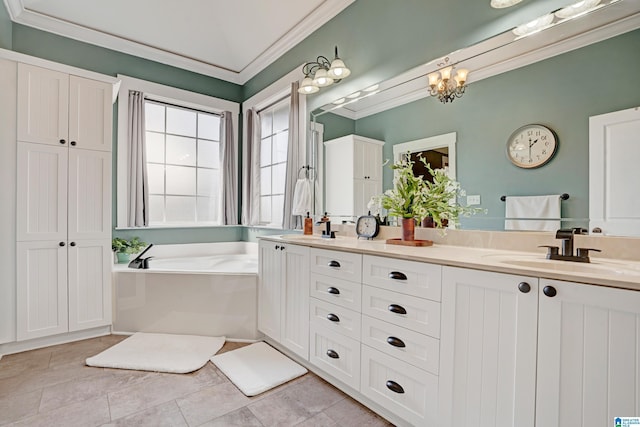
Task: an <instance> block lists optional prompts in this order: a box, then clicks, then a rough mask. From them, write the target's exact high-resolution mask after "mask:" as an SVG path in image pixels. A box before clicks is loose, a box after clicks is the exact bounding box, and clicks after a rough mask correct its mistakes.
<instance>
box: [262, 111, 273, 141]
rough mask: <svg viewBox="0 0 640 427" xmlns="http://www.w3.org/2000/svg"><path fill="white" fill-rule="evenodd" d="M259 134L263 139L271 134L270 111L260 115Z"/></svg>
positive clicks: (271, 118) (271, 117)
mask: <svg viewBox="0 0 640 427" xmlns="http://www.w3.org/2000/svg"><path fill="white" fill-rule="evenodd" d="M260 132H261V133H260V134H261V135H262V136H263V137H265V136H271V134H272V133H273V116H272V114H271V112H270V111H265V112H264V113H261V114H260Z"/></svg>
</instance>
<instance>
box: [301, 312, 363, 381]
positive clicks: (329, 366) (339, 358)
mask: <svg viewBox="0 0 640 427" xmlns="http://www.w3.org/2000/svg"><path fill="white" fill-rule="evenodd" d="M310 344H311V346H310V352H309V354H310V356H311V357H310V358H309V361H310V362H311V363H313V364H314V365H315V366H317V367H318V368H320V369H322V370H323V371H325V372H327V373H328V374H331V375H332V376H334V377H335V378H337V379H339V380H340V381H342V382H343V383H345V384H347V385H348V386H349V387H352V388H354V389H355V390H358V389H359V388H360V342H359V341H356V340H354V339H352V338H348V337H346V336H344V335H341V334H338V333H335V332H334V331H331V330H330V329H329V328H324V327H323V326H321V325H318V324H316V323H312V324H311V339H310Z"/></svg>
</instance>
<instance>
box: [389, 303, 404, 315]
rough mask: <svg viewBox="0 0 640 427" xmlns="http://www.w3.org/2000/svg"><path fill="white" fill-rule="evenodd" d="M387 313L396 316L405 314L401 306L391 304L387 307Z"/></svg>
mask: <svg viewBox="0 0 640 427" xmlns="http://www.w3.org/2000/svg"><path fill="white" fill-rule="evenodd" d="M388 309H389V311H390V312H392V313H396V314H407V310H405V309H404V307H403V306H401V305H398V304H391V305H390V306H389V307H388Z"/></svg>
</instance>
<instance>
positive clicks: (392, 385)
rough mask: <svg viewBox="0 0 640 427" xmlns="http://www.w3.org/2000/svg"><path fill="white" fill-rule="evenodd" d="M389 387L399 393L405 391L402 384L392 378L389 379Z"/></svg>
mask: <svg viewBox="0 0 640 427" xmlns="http://www.w3.org/2000/svg"><path fill="white" fill-rule="evenodd" d="M387 388H388V389H389V390H391V391H392V392H394V393H398V394H403V393H404V388H402V386H401V385H400V384H398V383H397V382H395V381H391V380H389V381H387Z"/></svg>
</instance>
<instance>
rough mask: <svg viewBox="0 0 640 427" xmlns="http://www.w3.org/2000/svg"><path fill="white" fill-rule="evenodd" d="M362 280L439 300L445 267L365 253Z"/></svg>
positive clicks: (393, 289)
mask: <svg viewBox="0 0 640 427" xmlns="http://www.w3.org/2000/svg"><path fill="white" fill-rule="evenodd" d="M362 276H363V278H362V281H363V283H366V284H367V285H371V286H376V287H378V288H383V289H388V290H390V291H395V292H401V293H403V294H407V295H413V296H416V297H420V298H427V299H430V300H433V301H440V293H441V289H442V266H440V265H434V264H427V263H424V262H416V261H405V260H401V259H394V258H383V257H377V256H371V255H365V256H364V257H363V259H362Z"/></svg>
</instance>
